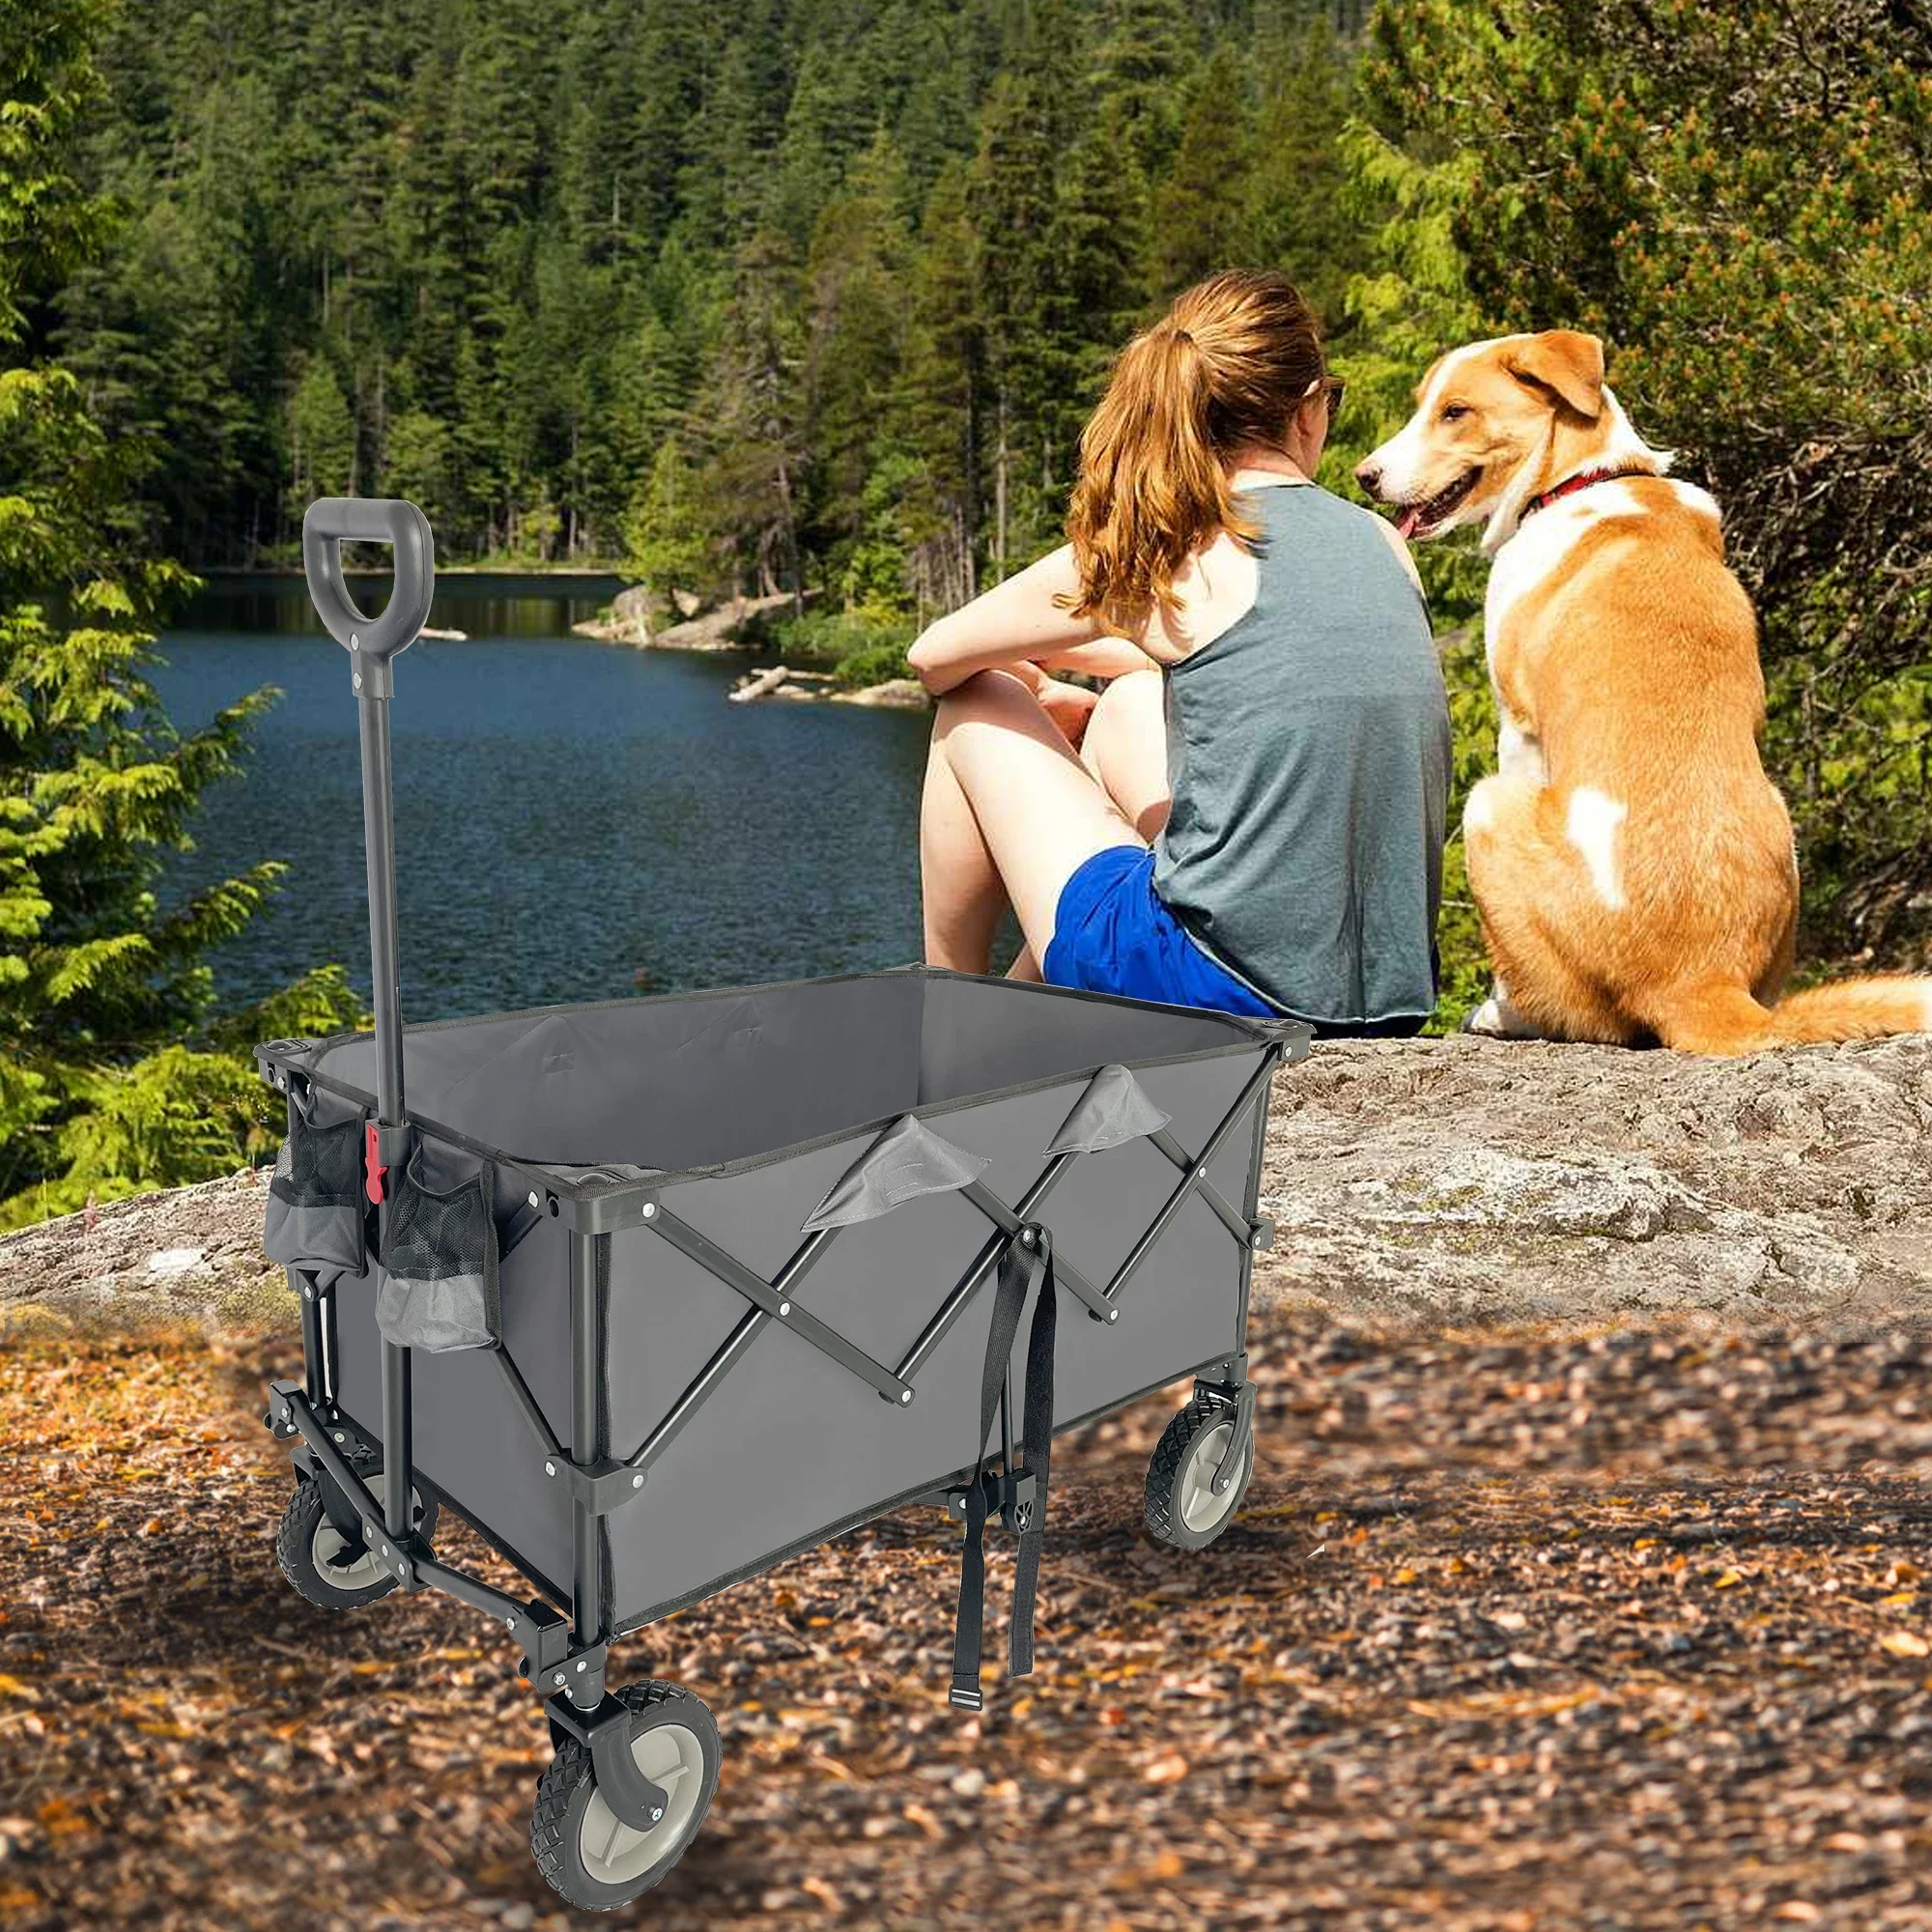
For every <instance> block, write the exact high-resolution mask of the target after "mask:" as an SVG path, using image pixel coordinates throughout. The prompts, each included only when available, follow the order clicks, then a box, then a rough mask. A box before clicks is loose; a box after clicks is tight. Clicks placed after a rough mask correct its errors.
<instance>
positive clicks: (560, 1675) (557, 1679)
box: [554, 1670, 563, 1684]
mask: <svg viewBox="0 0 1932 1932" xmlns="http://www.w3.org/2000/svg"><path fill="white" fill-rule="evenodd" d="M554 1682H556V1683H558V1684H561V1683H562V1682H563V1672H562V1671H560V1670H559V1671H558V1672H557V1673H556V1677H555V1679H554Z"/></svg>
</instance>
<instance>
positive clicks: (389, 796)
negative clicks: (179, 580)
mask: <svg viewBox="0 0 1932 1932" xmlns="http://www.w3.org/2000/svg"><path fill="white" fill-rule="evenodd" d="M345 541H361V542H365V543H384V544H388V545H390V546H391V547H392V548H393V549H394V551H395V555H396V563H395V573H396V574H395V588H394V589H393V590H392V591H391V593H390V596H389V601H388V603H387V605H386V606H385V607H384V610H383V611H382V613H381V614H380V615H379V616H375V617H368V616H364V615H363V613H362V612H361V611H359V610H358V609H357V608H356V606H355V601H354V600H353V599H352V598H351V597H350V595H349V591H348V588H347V586H346V585H345V584H344V583H343V581H342V546H343V543H344V542H345ZM302 567H303V569H304V571H305V572H306V573H307V576H308V594H309V596H310V597H311V598H312V599H313V600H314V603H315V608H316V614H317V615H318V616H320V617H321V619H322V621H323V623H324V624H325V625H326V626H327V629H328V634H329V636H330V637H332V638H333V639H335V641H336V642H337V643H338V644H340V645H341V646H342V647H343V648H344V649H345V650H346V651H348V653H349V662H350V667H351V669H350V683H351V684H352V686H353V687H354V688H355V702H356V711H357V714H358V723H359V725H360V727H361V738H362V830H363V839H364V843H365V845H366V847H367V852H368V862H369V964H370V974H371V978H372V980H373V981H374V990H375V1002H376V1069H377V1071H376V1110H377V1115H378V1118H379V1120H380V1122H381V1123H382V1124H383V1125H384V1126H385V1127H399V1126H401V1125H402V1123H403V1025H402V993H401V983H400V968H399V966H398V963H397V952H396V831H395V807H394V793H393V787H392V782H391V778H390V765H389V694H390V692H391V691H392V690H393V688H394V685H393V680H392V677H391V674H390V669H389V666H390V661H391V660H392V659H393V658H394V657H395V656H396V654H397V653H398V652H399V651H404V650H407V649H408V648H409V647H410V645H411V644H412V643H413V642H414V641H415V639H416V636H417V634H418V633H419V632H420V631H421V630H422V627H423V625H424V624H425V623H426V622H428V620H429V606H430V599H431V597H432V596H433V595H434V594H435V591H436V545H435V540H434V539H433V538H432V537H431V535H430V527H429V519H428V518H427V517H425V516H424V515H423V513H422V512H421V511H420V510H419V509H417V508H416V506H415V505H414V504H413V503H405V502H400V501H384V500H381V499H377V498H373V497H322V498H320V499H319V500H318V501H316V502H313V503H311V504H310V505H309V507H308V514H307V515H306V516H304V517H303V518H302Z"/></svg>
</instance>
